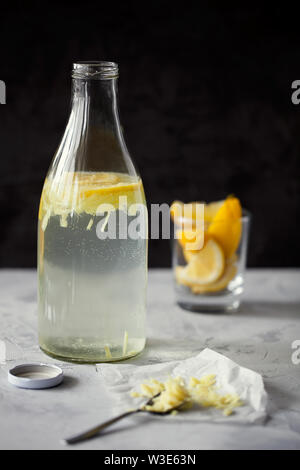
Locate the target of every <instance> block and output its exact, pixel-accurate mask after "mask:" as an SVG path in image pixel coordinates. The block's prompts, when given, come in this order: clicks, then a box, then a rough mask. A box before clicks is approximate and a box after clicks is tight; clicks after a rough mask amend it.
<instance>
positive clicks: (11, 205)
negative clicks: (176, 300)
mask: <svg viewBox="0 0 300 470" xmlns="http://www.w3.org/2000/svg"><path fill="white" fill-rule="evenodd" d="M223 3H224V6H223V7H219V8H213V7H212V6H210V7H209V6H204V5H203V4H202V3H201V2H195V3H191V2H187V4H186V6H183V4H182V3H181V7H180V8H176V7H175V6H174V5H175V4H174V3H173V2H165V1H160V2H151V3H150V4H151V5H152V6H149V4H148V2H147V3H146V2H136V3H134V2H130V1H127V2H120V5H119V2H118V3H117V4H116V3H115V2H110V5H108V2H104V1H101V0H99V1H97V2H90V1H85V2H81V3H80V5H79V6H76V4H74V3H73V2H72V3H71V2H70V3H68V4H67V3H62V2H51V3H50V2H49V3H47V2H36V3H33V2H26V3H25V2H20V3H16V2H11V3H10V4H8V3H7V2H6V5H5V6H4V5H3V4H2V5H1V29H0V79H1V80H4V81H5V82H6V86H7V104H6V105H4V106H0V151H1V175H0V205H1V215H2V217H1V232H0V266H2V267H3V266H24V267H25V266H34V265H35V263H36V254H35V251H36V219H37V209H38V202H39V196H40V192H41V188H42V183H43V178H44V176H45V173H46V171H47V168H48V166H49V163H50V160H51V158H52V156H53V154H54V151H55V149H56V147H57V145H58V143H59V140H60V138H61V135H62V132H63V130H64V127H65V124H66V119H67V116H68V111H69V99H70V68H71V64H72V62H73V61H76V60H90V59H104V60H114V61H116V62H118V63H119V66H120V80H119V90H120V110H121V118H122V124H123V127H124V129H125V137H126V140H127V143H128V147H129V149H130V151H131V153H132V155H133V157H134V159H135V162H136V163H137V166H138V168H139V170H140V173H141V174H142V177H143V180H144V184H145V189H146V195H147V198H148V202H149V203H154V202H155V203H161V202H168V203H170V202H171V201H172V200H173V199H182V200H184V201H190V200H208V201H209V200H217V199H220V198H223V197H224V196H226V195H227V194H229V193H235V194H236V195H238V196H239V197H240V199H241V201H242V203H243V205H244V206H245V207H247V208H248V209H249V210H250V211H251V212H252V213H253V227H252V238H251V244H250V251H249V265H250V266H299V265H300V254H299V241H298V239H299V237H298V229H299V222H298V217H299V176H300V175H299V155H300V105H299V106H298V107H297V106H295V105H293V104H292V102H291V83H292V81H293V80H296V79H300V33H299V31H300V24H299V21H300V20H299V21H298V18H299V15H297V12H295V11H294V10H293V11H292V10H291V9H288V8H285V9H282V8H279V7H274V6H272V8H271V7H270V6H269V5H268V3H267V2H266V7H262V6H257V7H255V6H252V4H251V3H250V2H248V5H251V6H248V7H245V6H244V7H239V8H236V9H229V8H228V5H227V3H226V2H223ZM25 4H26V7H25V6H22V5H25ZM153 5H155V6H153ZM193 5H195V6H193ZM196 5H197V6H196ZM149 255H150V256H149V258H150V260H149V261H150V265H151V266H168V265H169V264H170V252H169V243H168V242H167V241H151V242H150V253H149Z"/></svg>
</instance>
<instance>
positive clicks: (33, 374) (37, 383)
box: [8, 363, 64, 389]
mask: <svg viewBox="0 0 300 470" xmlns="http://www.w3.org/2000/svg"><path fill="white" fill-rule="evenodd" d="M63 376H64V374H63V371H62V370H61V369H60V368H59V367H57V366H54V365H52V364H43V363H34V364H20V365H18V366H16V367H13V368H12V369H10V370H9V371H8V381H9V382H10V383H11V384H12V385H15V386H16V387H20V388H34V389H39V388H50V387H55V386H56V385H58V384H60V383H61V382H62V380H63Z"/></svg>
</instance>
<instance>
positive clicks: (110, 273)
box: [38, 62, 147, 362]
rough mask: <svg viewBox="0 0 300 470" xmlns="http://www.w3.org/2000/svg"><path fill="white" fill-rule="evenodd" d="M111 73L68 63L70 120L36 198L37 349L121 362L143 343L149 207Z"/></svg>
mask: <svg viewBox="0 0 300 470" xmlns="http://www.w3.org/2000/svg"><path fill="white" fill-rule="evenodd" d="M117 76H118V67H117V65H116V64H115V63H111V62H86V63H85V62H79V63H76V64H74V65H73V72H72V77H73V93H72V107H71V114H70V118H69V122H68V124H67V128H66V131H65V133H64V136H63V138H62V141H61V143H60V145H59V147H58V150H57V152H56V154H55V156H54V159H53V162H52V164H51V166H50V169H49V172H48V174H47V177H46V180H45V183H44V188H43V192H42V196H41V202H40V209H39V229H38V232H39V234H38V235H39V236H38V275H39V292H38V296H39V343H40V346H41V348H42V349H43V350H44V351H45V352H46V353H48V354H50V355H52V356H55V357H59V358H62V359H66V360H71V361H79V362H101V361H111V360H119V359H123V358H126V357H130V356H134V355H136V354H137V353H139V352H140V351H142V349H143V348H144V345H145V311H146V284H147V216H146V211H145V210H142V209H143V208H144V209H145V207H146V205H145V204H146V203H145V196H144V190H143V185H142V181H141V179H140V177H139V175H138V174H137V172H136V170H135V168H134V165H133V163H132V160H131V158H130V156H129V153H128V150H127V148H126V145H125V142H124V139H123V136H122V131H121V127H120V123H119V117H118V110H117V99H116V79H117ZM137 219H138V220H137ZM120 221H122V223H120ZM124 224H125V226H124ZM130 224H131V225H132V227H135V228H137V227H138V233H137V236H134V235H133V236H128V231H129V232H130V230H127V229H129V228H130ZM124 227H125V230H124ZM114 228H116V230H115V233H113V232H114V230H113V229H114ZM121 232H122V233H121ZM125 232H126V233H125Z"/></svg>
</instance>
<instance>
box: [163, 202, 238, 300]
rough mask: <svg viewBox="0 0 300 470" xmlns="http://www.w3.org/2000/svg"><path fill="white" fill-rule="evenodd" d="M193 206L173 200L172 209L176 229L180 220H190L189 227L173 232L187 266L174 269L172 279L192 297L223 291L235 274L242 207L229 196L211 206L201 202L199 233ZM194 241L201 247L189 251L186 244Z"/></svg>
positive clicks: (192, 204) (193, 203)
mask: <svg viewBox="0 0 300 470" xmlns="http://www.w3.org/2000/svg"><path fill="white" fill-rule="evenodd" d="M196 204H197V203H196V202H192V203H189V204H184V203H182V202H180V201H175V202H174V203H173V204H172V206H171V211H170V213H171V217H172V218H173V221H174V223H175V226H176V224H177V223H178V224H180V221H181V220H182V218H183V219H189V220H190V226H188V228H184V229H182V228H180V229H177V230H176V236H177V238H178V241H179V243H180V245H181V247H182V251H183V255H184V258H185V260H186V262H187V265H186V266H177V267H176V268H175V278H176V281H177V282H178V283H179V284H182V285H185V286H188V287H189V288H190V289H191V291H192V292H193V293H194V294H203V293H206V292H207V293H209V292H218V291H220V290H223V289H225V288H226V287H227V285H228V284H229V282H230V281H231V280H232V279H233V278H234V276H235V275H236V273H237V267H236V262H237V256H236V251H237V249H238V247H239V243H240V239H241V234H242V220H241V217H242V208H241V204H240V201H239V199H237V198H236V197H232V196H229V197H228V198H226V199H225V200H222V201H217V202H212V203H210V204H205V203H203V204H204V230H202V232H203V233H199V229H197V228H196V210H195V207H196ZM197 230H198V232H197ZM196 240H200V241H202V244H201V243H200V242H199V243H198V244H197V243H194V246H193V249H190V246H191V245H190V246H189V245H188V243H192V242H195V241H196ZM203 241H204V243H203Z"/></svg>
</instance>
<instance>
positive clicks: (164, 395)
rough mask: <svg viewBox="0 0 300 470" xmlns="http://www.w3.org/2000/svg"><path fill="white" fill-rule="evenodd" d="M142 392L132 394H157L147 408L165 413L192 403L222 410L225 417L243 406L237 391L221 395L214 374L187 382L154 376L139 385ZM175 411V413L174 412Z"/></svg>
mask: <svg viewBox="0 0 300 470" xmlns="http://www.w3.org/2000/svg"><path fill="white" fill-rule="evenodd" d="M140 389H141V393H138V392H132V393H131V396H132V397H147V398H151V397H155V395H158V394H159V395H158V396H157V397H156V398H154V399H153V404H152V405H145V406H144V409H145V410H148V411H154V412H165V411H168V410H170V409H172V408H179V407H180V409H187V408H190V407H192V406H193V405H195V404H196V405H198V406H200V407H213V408H217V409H221V410H223V414H224V415H225V416H229V415H231V414H232V412H233V410H234V409H235V408H237V407H239V406H242V405H243V402H242V401H241V399H240V397H239V396H238V395H236V394H225V395H221V394H220V393H219V392H218V389H217V387H216V376H215V375H214V374H211V375H206V376H203V377H202V378H200V379H197V378H196V377H190V380H189V383H188V385H186V384H185V381H184V379H183V378H182V377H176V378H173V377H169V379H168V380H166V382H164V383H163V382H159V381H158V380H155V379H151V380H150V381H149V382H148V383H146V384H141V385H140ZM172 414H175V413H173V412H172Z"/></svg>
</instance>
